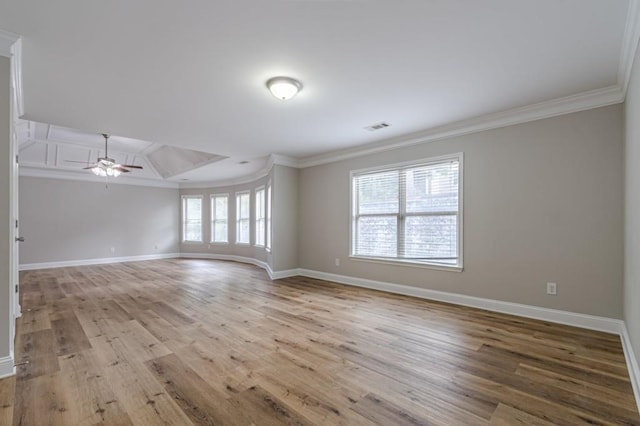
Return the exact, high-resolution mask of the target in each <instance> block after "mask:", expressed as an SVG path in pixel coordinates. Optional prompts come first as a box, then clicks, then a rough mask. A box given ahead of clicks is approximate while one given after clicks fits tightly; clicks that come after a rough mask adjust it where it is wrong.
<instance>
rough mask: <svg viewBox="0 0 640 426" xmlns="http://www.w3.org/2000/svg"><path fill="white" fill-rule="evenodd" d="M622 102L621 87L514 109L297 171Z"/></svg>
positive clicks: (321, 158)
mask: <svg viewBox="0 0 640 426" xmlns="http://www.w3.org/2000/svg"><path fill="white" fill-rule="evenodd" d="M623 101H624V93H623V91H622V89H621V88H620V86H618V85H614V86H609V87H605V88H602V89H596V90H590V91H588V92H582V93H578V94H575V95H570V96H565V97H562V98H557V99H552V100H549V101H545V102H540V103H537V104H532V105H527V106H523V107H520V108H512V109H508V110H506V111H501V112H496V113H493V114H487V115H482V116H479V117H476V118H471V119H468V120H463V121H457V122H455V123H451V124H446V125H444V126H439V127H434V128H432V129H429V130H426V131H423V132H418V133H413V134H411V135H407V136H403V137H399V138H393V139H388V140H385V141H382V142H379V143H374V144H367V145H365V146H364V147H363V148H352V149H344V150H340V151H333V152H330V153H328V154H321V155H316V156H310V157H306V158H302V159H300V160H299V161H298V162H297V167H299V168H305V167H312V166H318V165H321V164H327V163H333V162H336V161H342V160H346V159H349V158H355V157H360V156H363V155H370V154H377V153H380V152H385V151H390V150H393V149H398V148H404V147H407V146H413V145H419V144H422V143H427V142H434V141H437V140H441V139H448V138H453V137H456V136H463V135H467V134H471V133H477V132H482V131H485V130H492V129H498V128H501V127H507V126H513V125H516V124H522V123H527V122H530V121H535V120H541V119H544V118H551V117H555V116H559V115H563V114H570V113H573V112H579V111H585V110H588V109H593V108H599V107H603V106H607V105H614V104H619V103H621V102H623Z"/></svg>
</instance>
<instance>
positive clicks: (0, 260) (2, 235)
mask: <svg viewBox="0 0 640 426" xmlns="http://www.w3.org/2000/svg"><path fill="white" fill-rule="evenodd" d="M10 89H11V61H10V60H9V59H8V58H5V57H0V223H1V224H2V225H1V226H0V241H2V244H0V358H3V357H6V356H9V352H10V346H11V340H10V339H11V338H10V333H11V331H10V327H11V321H13V318H12V315H11V309H10V304H9V303H10V300H11V287H12V285H11V269H10V268H11V256H10V250H11V245H12V244H13V242H12V241H10V237H11V229H10V228H9V224H10V223H11V216H12V215H11V192H10V186H9V185H10V181H11V180H10V177H11V153H10V149H9V148H10V145H9V144H10V141H11V137H10V135H11V133H10V120H11V91H10Z"/></svg>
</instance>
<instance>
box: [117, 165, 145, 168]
mask: <svg viewBox="0 0 640 426" xmlns="http://www.w3.org/2000/svg"><path fill="white" fill-rule="evenodd" d="M120 166H121V167H127V168H129V169H142V166H134V165H133V164H121V165H120Z"/></svg>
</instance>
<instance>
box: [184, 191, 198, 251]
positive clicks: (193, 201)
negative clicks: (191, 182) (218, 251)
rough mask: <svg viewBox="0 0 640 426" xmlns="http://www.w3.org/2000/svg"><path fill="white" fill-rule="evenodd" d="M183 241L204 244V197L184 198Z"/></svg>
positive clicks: (186, 196)
mask: <svg viewBox="0 0 640 426" xmlns="http://www.w3.org/2000/svg"><path fill="white" fill-rule="evenodd" d="M182 241H184V242H197V243H200V242H202V196H201V195H196V196H191V195H185V196H183V197H182Z"/></svg>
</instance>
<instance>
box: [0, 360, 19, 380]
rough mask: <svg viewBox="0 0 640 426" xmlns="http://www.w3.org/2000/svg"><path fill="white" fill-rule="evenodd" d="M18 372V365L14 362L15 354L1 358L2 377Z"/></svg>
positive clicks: (0, 372) (0, 370)
mask: <svg viewBox="0 0 640 426" xmlns="http://www.w3.org/2000/svg"><path fill="white" fill-rule="evenodd" d="M14 374H16V367H15V365H14V363H13V355H10V356H5V357H2V358H0V379H4V378H5V377H9V376H13V375H14Z"/></svg>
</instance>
